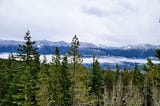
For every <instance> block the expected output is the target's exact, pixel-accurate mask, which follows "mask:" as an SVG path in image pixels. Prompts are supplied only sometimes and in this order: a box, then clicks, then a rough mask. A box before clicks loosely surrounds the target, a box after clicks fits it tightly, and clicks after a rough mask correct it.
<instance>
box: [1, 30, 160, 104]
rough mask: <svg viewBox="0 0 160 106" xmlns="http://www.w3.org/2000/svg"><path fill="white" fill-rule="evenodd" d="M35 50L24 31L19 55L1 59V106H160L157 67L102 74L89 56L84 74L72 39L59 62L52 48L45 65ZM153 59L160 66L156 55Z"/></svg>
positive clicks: (77, 43)
mask: <svg viewBox="0 0 160 106" xmlns="http://www.w3.org/2000/svg"><path fill="white" fill-rule="evenodd" d="M34 44H35V41H32V38H31V35H30V32H29V31H27V32H26V34H25V36H24V41H23V44H20V45H19V48H18V49H17V51H18V54H10V55H9V56H8V59H0V106H160V63H158V64H155V63H153V62H152V60H151V59H149V58H148V59H147V63H146V64H144V65H143V66H142V67H141V68H139V67H138V65H137V64H136V63H135V66H134V68H133V69H132V70H128V69H127V68H124V69H120V67H119V65H118V64H116V68H115V70H112V69H111V68H110V67H109V66H108V68H107V69H101V67H100V66H101V65H100V63H99V61H98V59H97V58H96V55H94V54H93V63H92V67H90V68H87V67H85V66H84V65H82V63H83V59H82V54H80V53H79V46H80V41H79V40H78V37H77V36H76V35H75V36H73V39H72V40H71V47H70V49H69V51H68V52H67V53H66V54H65V55H64V56H61V55H60V51H59V48H58V47H56V48H54V50H55V51H53V56H52V61H51V62H49V63H48V62H47V59H46V57H45V56H44V57H43V61H40V53H39V52H38V50H37V48H35V47H34ZM155 57H156V58H157V59H158V60H159V61H160V50H156V54H155Z"/></svg>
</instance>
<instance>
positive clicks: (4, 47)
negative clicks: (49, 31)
mask: <svg viewBox="0 0 160 106" xmlns="http://www.w3.org/2000/svg"><path fill="white" fill-rule="evenodd" d="M19 44H22V42H20V41H14V40H0V53H4V52H10V53H17V48H18V45H19ZM70 46H71V45H70V43H67V42H64V41H59V42H51V41H47V40H39V41H36V44H35V47H36V48H38V51H39V52H40V53H41V54H53V51H54V49H55V47H59V49H60V53H61V55H63V54H65V53H66V52H67V51H68V50H69V48H70ZM156 49H160V46H156V45H151V44H143V45H128V46H124V47H107V46H97V45H95V44H92V43H88V42H80V50H79V52H80V53H81V54H82V55H83V56H84V57H91V56H92V55H93V54H94V55H96V56H98V57H101V56H121V57H127V58H148V57H153V56H154V54H155V50H156Z"/></svg>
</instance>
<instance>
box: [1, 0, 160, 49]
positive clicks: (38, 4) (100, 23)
mask: <svg viewBox="0 0 160 106" xmlns="http://www.w3.org/2000/svg"><path fill="white" fill-rule="evenodd" d="M159 18H160V0H0V39H7V40H8V39H9V40H11V39H12V40H23V37H24V35H25V32H26V30H27V29H29V30H30V32H31V36H32V38H33V39H34V40H50V41H60V40H63V41H67V42H70V41H71V39H72V37H73V36H74V35H75V34H76V35H77V36H78V37H79V40H80V41H83V42H84V41H86V42H91V43H95V44H103V45H107V46H123V45H128V44H138V43H140V44H142V43H151V44H160V23H159Z"/></svg>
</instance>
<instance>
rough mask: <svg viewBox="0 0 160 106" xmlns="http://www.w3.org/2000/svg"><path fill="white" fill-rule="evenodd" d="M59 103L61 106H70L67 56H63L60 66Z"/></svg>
mask: <svg viewBox="0 0 160 106" xmlns="http://www.w3.org/2000/svg"><path fill="white" fill-rule="evenodd" d="M60 84H61V94H62V97H61V105H62V106H70V105H71V93H70V88H71V81H70V79H69V66H68V60H67V56H64V57H63V61H62V67H61V78H60Z"/></svg>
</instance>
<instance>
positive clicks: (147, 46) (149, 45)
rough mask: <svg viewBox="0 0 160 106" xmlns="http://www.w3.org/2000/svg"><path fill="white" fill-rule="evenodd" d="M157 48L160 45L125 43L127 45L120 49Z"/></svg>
mask: <svg viewBox="0 0 160 106" xmlns="http://www.w3.org/2000/svg"><path fill="white" fill-rule="evenodd" d="M159 48H160V46H157V45H151V44H139V45H127V46H124V47H121V49H124V50H131V49H139V50H142V49H143V50H149V49H159Z"/></svg>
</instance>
